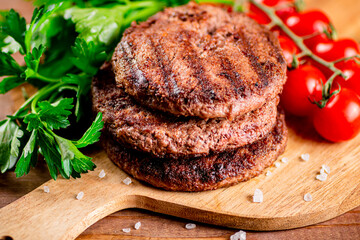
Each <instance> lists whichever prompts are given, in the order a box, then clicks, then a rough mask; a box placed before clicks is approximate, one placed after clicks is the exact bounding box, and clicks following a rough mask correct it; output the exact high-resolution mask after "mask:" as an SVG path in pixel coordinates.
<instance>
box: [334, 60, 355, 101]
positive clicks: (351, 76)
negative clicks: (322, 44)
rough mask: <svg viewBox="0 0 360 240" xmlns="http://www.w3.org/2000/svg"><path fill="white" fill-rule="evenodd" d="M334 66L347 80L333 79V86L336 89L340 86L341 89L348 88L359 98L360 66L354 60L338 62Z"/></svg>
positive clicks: (338, 77)
mask: <svg viewBox="0 0 360 240" xmlns="http://www.w3.org/2000/svg"><path fill="white" fill-rule="evenodd" d="M335 66H336V67H337V68H338V69H340V70H341V71H342V72H343V73H344V74H345V76H347V79H344V78H343V77H341V76H337V77H336V78H335V79H334V82H333V86H334V87H336V88H337V86H338V84H340V86H341V87H344V88H349V89H351V90H353V91H354V92H356V93H357V94H358V95H359V96H360V65H359V64H357V63H356V62H355V61H354V60H348V61H341V62H338V63H336V64H335Z"/></svg>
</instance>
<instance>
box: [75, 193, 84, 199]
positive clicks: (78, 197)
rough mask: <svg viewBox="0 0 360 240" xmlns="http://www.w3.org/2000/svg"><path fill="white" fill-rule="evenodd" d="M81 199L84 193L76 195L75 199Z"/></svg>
mask: <svg viewBox="0 0 360 240" xmlns="http://www.w3.org/2000/svg"><path fill="white" fill-rule="evenodd" d="M83 197H84V192H79V193H78V194H77V195H76V199H77V200H81V199H82V198H83Z"/></svg>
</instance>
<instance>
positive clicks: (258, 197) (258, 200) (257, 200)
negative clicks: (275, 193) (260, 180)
mask: <svg viewBox="0 0 360 240" xmlns="http://www.w3.org/2000/svg"><path fill="white" fill-rule="evenodd" d="M263 200H264V195H263V192H262V191H261V190H260V189H255V192H254V196H253V202H254V203H261V202H263Z"/></svg>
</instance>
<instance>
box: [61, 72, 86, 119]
mask: <svg viewBox="0 0 360 240" xmlns="http://www.w3.org/2000/svg"><path fill="white" fill-rule="evenodd" d="M63 81H64V82H66V83H69V84H75V85H77V87H76V88H75V90H76V105H75V116H76V117H77V120H78V121H79V119H80V117H81V116H82V114H83V112H82V111H81V109H82V107H81V102H84V101H82V100H84V98H86V97H87V96H88V93H89V91H90V86H91V75H87V74H85V75H75V74H68V75H67V76H66V77H65V78H64V79H63Z"/></svg>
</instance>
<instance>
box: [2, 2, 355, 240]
mask: <svg viewBox="0 0 360 240" xmlns="http://www.w3.org/2000/svg"><path fill="white" fill-rule="evenodd" d="M8 2H10V3H11V4H12V3H16V1H8ZM308 2H309V6H311V7H313V6H317V5H318V4H319V5H318V6H317V8H321V9H325V11H326V12H328V13H329V15H330V16H331V19H333V21H334V22H335V25H336V26H337V28H338V31H339V33H340V36H349V37H351V36H352V37H355V38H357V39H358V40H359V37H360V34H359V30H360V27H359V26H360V24H359V21H358V20H356V19H359V17H358V16H357V12H358V10H359V9H360V6H359V4H360V2H359V1H356V0H355V1H351V0H343V1H341V3H342V4H341V5H340V6H339V2H338V1H336V0H328V1H322V0H313V1H308ZM16 6H17V7H19V6H20V5H16ZM2 7H3V5H2ZM340 8H344V11H346V14H344V11H339V9H340ZM348 8H349V12H347V9H348ZM350 22H351V23H352V24H349V23H350ZM340 23H341V24H340ZM346 24H348V25H346ZM340 27H341V28H340ZM346 29H349V30H346ZM14 96H15V97H14ZM18 96H19V95H7V96H6V97H5V100H3V98H2V99H0V100H3V101H2V102H1V104H0V113H1V115H5V114H9V113H10V112H9V111H11V107H9V106H10V104H8V103H13V102H14V101H15V102H17V101H20V99H21V98H20V97H18ZM289 123H290V125H291V129H292V130H293V131H295V132H298V133H300V134H301V135H300V136H301V137H300V139H305V141H310V142H311V141H313V142H315V143H316V142H317V139H307V136H311V135H312V134H311V132H312V131H313V130H312V129H306V131H307V133H304V131H303V129H301V128H300V127H299V126H301V125H302V124H300V125H299V124H293V123H292V121H290V122H289ZM306 131H305V132H306ZM295 142H296V141H295ZM352 143H353V147H352V149H351V151H352V153H353V154H358V150H357V146H356V145H358V144H357V143H359V139H358V140H355V141H352ZM299 144H301V142H299ZM320 144H322V145H323V148H317V147H315V146H313V144H310V145H311V146H310V148H309V149H310V151H308V152H312V154H311V156H312V160H313V157H314V156H315V155H316V154H317V155H321V158H322V160H326V163H327V164H328V165H329V166H330V167H332V173H331V174H330V178H329V181H327V182H325V183H320V182H318V181H315V180H314V179H313V180H314V181H313V183H314V184H315V185H316V187H315V190H316V191H318V193H320V194H319V195H314V194H313V197H314V201H313V202H312V203H310V204H314V205H315V206H313V205H310V207H311V208H315V209H317V208H319V207H320V206H319V205H321V204H320V202H316V201H317V200H320V201H323V200H324V199H322V197H326V199H328V198H329V199H336V200H337V198H338V197H340V198H342V199H345V201H344V203H343V205H342V207H340V208H338V209H337V211H339V212H337V211H335V212H337V213H340V212H341V211H346V210H347V209H348V208H349V204H350V205H352V204H354V203H356V202H357V201H358V199H359V195H358V194H359V192H354V193H353V195H351V194H350V195H349V196H350V197H349V198H346V196H338V195H342V194H340V193H341V192H337V193H336V194H332V195H331V194H330V193H329V192H328V190H332V188H333V187H334V185H333V181H334V180H335V179H338V178H340V180H341V179H342V178H343V175H344V174H346V172H347V171H348V170H349V168H351V166H349V164H348V163H345V162H343V161H342V155H341V154H329V149H328V147H326V146H327V145H330V146H333V145H332V144H328V143H326V142H321V143H320ZM339 145H340V146H338V147H339V148H341V149H345V148H347V147H349V146H348V145H347V144H339ZM308 147H309V146H308ZM290 149H291V148H290ZM292 149H296V151H298V153H297V154H299V153H301V152H302V151H304V150H306V147H304V146H301V147H300V148H298V147H295V148H292ZM288 151H290V150H289V149H288ZM286 154H287V153H285V155H286ZM297 154H296V155H297ZM353 157H354V160H353V161H352V162H356V160H357V159H358V158H357V159H356V158H355V157H356V156H355V155H353ZM312 160H311V161H312ZM315 161H316V163H317V164H318V165H316V164H314V162H309V163H303V162H301V161H299V159H298V158H297V157H295V158H292V159H291V160H290V162H289V163H288V164H282V167H280V168H279V169H275V170H274V171H273V172H274V175H273V176H272V177H273V179H275V180H274V182H275V183H276V184H273V188H272V195H274V194H273V192H275V193H280V191H281V189H282V184H283V182H284V179H283V178H282V177H280V178H278V177H279V175H281V174H282V173H283V172H284V171H288V170H289V169H290V170H292V169H293V167H296V166H297V167H299V166H300V168H299V169H300V172H299V171H297V170H296V169H295V170H293V171H290V173H292V174H293V173H294V172H296V174H297V175H294V176H298V177H295V179H293V181H294V182H295V181H296V180H297V179H299V180H300V181H301V179H302V178H300V177H299V176H302V175H301V174H302V167H304V165H305V164H308V165H305V166H306V169H305V170H306V171H307V170H309V169H308V168H307V167H310V169H311V170H310V172H312V173H311V176H314V174H315V172H316V171H317V170H318V169H319V167H320V166H321V164H320V163H319V162H318V159H315ZM294 163H295V165H294ZM339 163H340V165H338V164H339ZM357 163H358V160H357ZM301 164H302V165H301ZM310 164H313V165H310ZM332 164H334V166H336V167H334V166H333V165H332ZM357 165H358V164H357ZM337 166H338V167H337ZM344 169H345V170H344ZM305 170H304V171H305ZM355 170H356V169H354V171H355ZM358 170H359V169H358V168H357V171H358ZM97 171H100V169H97ZM355 173H356V172H355ZM307 174H309V172H307ZM358 175H359V174H357V175H355V177H353V178H352V179H349V181H350V180H351V181H353V182H355V183H359V177H358ZM302 177H304V178H306V177H307V176H306V175H304V176H302ZM119 178H121V177H119ZM48 179H49V176H48V173H47V169H46V167H45V166H44V165H41V166H40V168H39V169H36V170H34V172H32V173H30V174H29V175H28V176H26V177H23V178H21V179H15V178H14V176H13V173H7V174H4V175H1V176H0V207H2V206H4V205H6V204H8V203H10V202H12V201H14V200H15V199H17V198H19V197H20V196H22V195H24V194H26V193H27V192H29V191H31V190H33V189H34V188H36V187H37V186H39V185H40V184H42V183H43V182H45V181H46V180H48ZM259 179H260V181H258V180H259ZM264 179H266V178H265V176H261V177H260V178H257V179H255V181H253V182H255V183H254V184H255V185H256V186H260V185H261V184H265V185H264V186H266V184H267V183H265V182H264V183H263V182H262V180H264ZM306 179H307V178H306ZM103 180H105V179H103ZM256 181H258V182H256ZM271 181H272V180H271ZM274 182H273V183H274ZM119 183H120V182H119ZM120 184H121V183H120ZM348 184H349V183H347V182H346V181H345V182H341V183H340V186H342V187H341V190H343V189H348V188H349V186H348ZM350 184H352V183H350ZM357 189H358V188H357ZM53 190H55V189H52V190H51V193H52V192H53ZM295 190H296V189H295ZM306 191H309V189H306ZM225 192H226V191H225ZM239 192H240V191H239ZM38 193H39V194H40V193H42V192H41V191H39V192H38ZM240 193H241V194H240V195H241V196H239V194H235V195H234V196H232V197H233V198H234V199H235V200H236V199H237V198H238V197H243V196H242V195H243V193H242V192H240ZM264 193H265V192H264ZM74 194H76V193H73V194H72V195H71V200H74V196H75V195H74ZM251 194H252V191H249V193H248V195H247V197H245V198H248V197H249V196H250V195H251ZM302 194H303V193H299V195H298V197H299V198H301V197H302ZM41 196H43V195H41ZM88 196H89V195H88V194H85V197H84V200H85V199H86V197H88ZM275 196H276V195H275ZM275 196H272V197H271V198H268V199H267V198H266V193H265V201H272V202H273V203H274V202H275V203H276V202H277V200H278V199H279V198H280V197H281V194H278V195H277V197H275ZM315 196H316V197H315ZM319 196H321V198H319ZM45 197H48V196H46V195H45ZM51 199H52V198H51ZM51 199H50V200H49V201H51ZM69 199H70V198H69ZM326 199H325V200H326ZM42 200H45V199H42ZM219 200H221V199H218V201H219ZM230 200H231V198H230ZM282 201H283V198H281V199H280V202H282ZM220 202H221V201H220ZM247 203H248V204H249V203H250V202H249V199H247ZM301 203H303V202H301ZM136 204H140V205H141V204H144V203H136ZM202 204H204V205H207V203H206V202H205V203H202ZM217 204H218V203H216V204H214V203H212V205H211V204H210V206H217ZM282 204H283V205H284V206H286V204H285V202H283V203H282ZM140 205H136V206H140ZM296 205H297V204H295V207H294V208H293V212H294V214H295V213H299V212H301V209H298V208H297V206H296ZM257 206H259V205H256V207H255V208H257ZM220 207H221V204H220ZM299 207H300V208H301V206H300V205H299ZM148 208H151V206H149V207H148ZM44 211H45V210H44ZM280 213H281V211H280ZM181 214H185V213H181ZM181 214H178V215H181ZM11 215H13V214H11ZM38 215H39V214H38ZM2 216H4V215H2ZM5 216H6V215H5ZM8 216H9V215H8ZM35 217H38V216H35ZM97 217H99V216H97ZM317 217H319V216H317ZM21 221H24V220H23V219H22V220H21ZM21 221H20V222H21ZM137 221H141V222H142V223H143V226H142V228H141V229H140V230H137V231H135V230H132V232H131V233H130V234H125V233H123V232H122V231H121V229H122V228H124V227H132V226H133V225H134V224H135V222H137ZM214 221H216V219H215V220H214ZM187 222H189V221H188V220H181V219H177V218H174V217H169V216H165V215H160V214H156V213H152V212H147V211H143V210H124V211H120V212H117V213H114V214H112V215H110V216H108V217H106V218H104V219H102V220H100V221H99V222H97V223H96V224H95V225H93V226H91V227H90V228H88V229H87V230H85V232H83V233H82V234H81V235H80V236H79V237H78V239H149V238H151V239H166V238H167V239H184V238H186V239H189V238H190V239H199V238H201V239H203V238H204V239H228V238H229V236H230V235H231V234H233V233H234V232H235V231H236V230H234V229H227V228H221V227H215V226H209V225H206V224H200V223H199V224H198V227H197V228H196V229H195V230H186V229H185V228H184V225H185V223H187ZM57 224H60V223H59V222H58V223H57ZM84 224H86V221H85V222H84ZM0 229H2V226H1V225H0ZM0 237H1V236H0ZM52 237H53V236H51V237H50V238H48V239H53V238H52ZM330 237H331V239H360V208H357V209H355V210H353V211H350V212H348V213H347V214H344V215H342V216H340V217H337V218H335V219H332V220H330V221H327V222H325V223H321V224H317V225H313V226H309V227H306V228H300V229H295V230H287V231H277V232H266V233H263V232H249V233H248V239H289V238H290V239H329V238H330ZM32 239H34V238H32Z"/></svg>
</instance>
